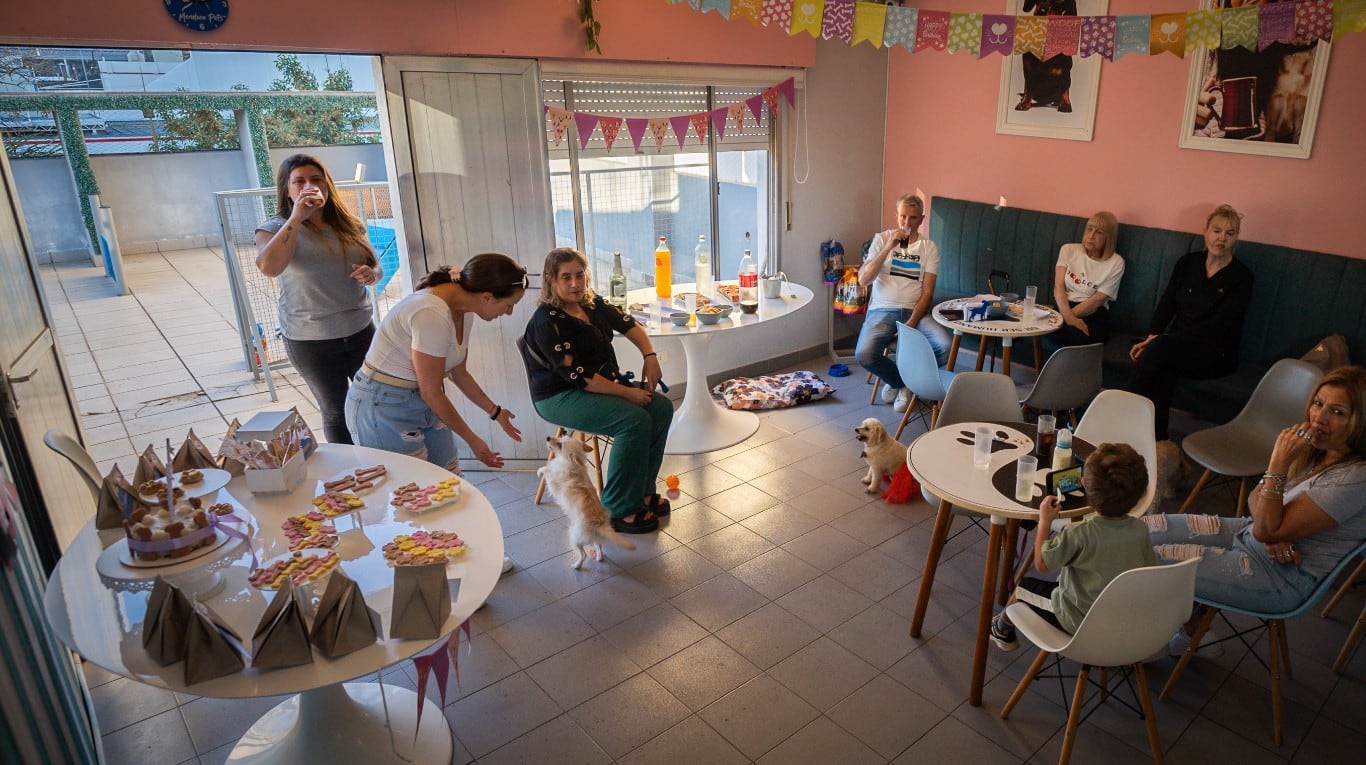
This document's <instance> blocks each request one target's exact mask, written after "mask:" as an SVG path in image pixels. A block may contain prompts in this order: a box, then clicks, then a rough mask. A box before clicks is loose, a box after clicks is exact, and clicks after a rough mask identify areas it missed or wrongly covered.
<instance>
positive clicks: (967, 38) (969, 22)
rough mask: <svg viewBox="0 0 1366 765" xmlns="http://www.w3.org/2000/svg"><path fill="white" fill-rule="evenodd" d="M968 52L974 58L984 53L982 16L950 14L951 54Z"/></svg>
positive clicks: (978, 14)
mask: <svg viewBox="0 0 1366 765" xmlns="http://www.w3.org/2000/svg"><path fill="white" fill-rule="evenodd" d="M960 50H966V51H967V52H969V53H971V54H972V55H973V57H974V58H976V57H980V56H981V53H982V14H980V13H952V14H949V53H957V52H958V51H960Z"/></svg>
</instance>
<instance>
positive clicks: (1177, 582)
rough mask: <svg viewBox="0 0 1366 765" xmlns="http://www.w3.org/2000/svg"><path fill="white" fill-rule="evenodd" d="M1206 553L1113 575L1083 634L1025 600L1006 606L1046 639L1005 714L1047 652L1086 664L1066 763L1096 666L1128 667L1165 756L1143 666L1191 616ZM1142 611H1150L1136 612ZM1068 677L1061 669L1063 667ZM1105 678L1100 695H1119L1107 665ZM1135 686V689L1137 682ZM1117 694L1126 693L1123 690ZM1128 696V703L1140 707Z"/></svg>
mask: <svg viewBox="0 0 1366 765" xmlns="http://www.w3.org/2000/svg"><path fill="white" fill-rule="evenodd" d="M1199 563H1200V559H1199V558H1192V559H1190V560H1186V561H1182V562H1180V563H1174V564H1171V565H1167V566H1150V567H1147V568H1136V569H1131V570H1129V571H1125V572H1124V573H1122V574H1120V575H1119V576H1117V577H1115V578H1114V579H1113V580H1111V581H1110V583H1109V584H1108V585H1106V586H1105V589H1104V590H1102V591H1101V593H1100V596H1099V597H1097V598H1096V602H1095V603H1094V604H1092V605H1091V610H1090V611H1088V612H1087V613H1086V617H1085V618H1084V619H1082V621H1081V624H1080V625H1079V626H1078V627H1077V634H1075V635H1069V634H1067V633H1066V632H1063V631H1062V630H1060V629H1058V628H1057V627H1054V626H1053V625H1051V624H1049V623H1048V622H1047V621H1045V620H1044V619H1043V617H1041V616H1039V614H1038V613H1037V612H1035V611H1034V609H1032V608H1030V607H1029V606H1027V605H1025V604H1024V603H1012V604H1011V605H1009V606H1008V607H1007V608H1006V613H1007V614H1009V616H1010V620H1011V622H1012V623H1014V625H1015V628H1016V629H1017V630H1019V631H1020V632H1021V633H1023V634H1024V636H1025V637H1026V638H1028V639H1029V642H1031V643H1033V644H1034V645H1037V646H1038V647H1039V655H1038V656H1036V657H1035V658H1034V663H1033V664H1031V665H1030V667H1029V671H1028V672H1026V673H1025V676H1024V678H1022V679H1021V680H1020V684H1019V685H1018V686H1016V688H1015V692H1014V693H1012V694H1011V695H1010V700H1009V701H1007V702H1006V705H1005V706H1004V707H1002V708H1001V718H1002V719H1005V718H1006V717H1008V716H1009V715H1010V711H1011V710H1012V709H1014V708H1015V704H1016V703H1018V702H1019V700H1020V698H1021V697H1022V696H1024V692H1025V690H1026V689H1027V688H1028V687H1029V684H1030V683H1032V682H1033V681H1034V678H1035V677H1037V676H1038V674H1039V670H1040V669H1041V668H1042V667H1043V663H1044V660H1045V659H1047V658H1048V655H1049V654H1054V655H1055V663H1057V664H1061V660H1062V659H1063V658H1067V659H1071V660H1072V661H1075V662H1079V663H1080V664H1081V671H1080V673H1079V674H1078V675H1077V687H1076V690H1075V692H1074V693H1073V695H1072V703H1071V705H1070V706H1069V707H1068V711H1067V732H1066V733H1065V734H1064V735H1063V742H1062V754H1061V755H1059V757H1058V762H1059V763H1060V765H1065V764H1066V763H1067V761H1068V760H1069V759H1070V758H1071V756H1072V745H1073V744H1074V743H1075V742H1076V739H1077V725H1078V723H1080V721H1081V710H1082V707H1083V706H1084V705H1085V699H1086V685H1087V683H1088V681H1089V676H1090V672H1091V668H1092V667H1126V672H1125V674H1127V673H1128V672H1130V671H1131V672H1132V673H1133V677H1134V679H1135V680H1136V681H1137V683H1138V690H1137V693H1136V694H1135V695H1136V696H1137V697H1138V703H1139V706H1140V707H1141V709H1142V713H1141V714H1142V717H1143V720H1144V722H1145V723H1146V725H1147V728H1148V743H1149V744H1150V745H1151V746H1152V750H1153V761H1154V762H1156V763H1158V765H1161V763H1162V742H1161V741H1160V740H1159V739H1158V735H1157V720H1156V719H1155V718H1154V717H1153V705H1152V700H1151V699H1150V698H1149V695H1148V680H1147V677H1146V676H1145V675H1144V673H1143V662H1144V660H1146V659H1147V658H1148V657H1150V656H1152V655H1153V654H1154V653H1155V652H1157V651H1158V650H1159V649H1161V648H1163V647H1164V646H1166V645H1167V641H1168V640H1170V639H1171V636H1172V634H1173V633H1175V632H1176V631H1177V630H1178V629H1180V627H1181V623H1182V622H1184V621H1185V620H1186V618H1187V617H1189V616H1190V603H1191V600H1192V599H1193V598H1194V597H1195V569H1196V567H1197V566H1198V565H1199ZM1134 614H1142V615H1143V618H1141V619H1135V618H1134ZM1058 677H1061V675H1058ZM1101 677H1102V680H1101V682H1100V683H1097V684H1096V685H1098V687H1099V688H1100V699H1101V700H1102V701H1103V700H1105V699H1107V698H1110V697H1111V694H1110V683H1109V681H1108V678H1107V677H1106V675H1105V674H1104V673H1103V674H1102V675H1101ZM1131 690H1132V689H1131ZM1114 698H1115V699H1116V700H1120V699H1119V698H1118V697H1117V696H1115V697H1114ZM1121 703H1125V706H1129V707H1130V709H1132V708H1133V707H1132V706H1130V705H1129V704H1127V703H1126V702H1123V701H1122V700H1121Z"/></svg>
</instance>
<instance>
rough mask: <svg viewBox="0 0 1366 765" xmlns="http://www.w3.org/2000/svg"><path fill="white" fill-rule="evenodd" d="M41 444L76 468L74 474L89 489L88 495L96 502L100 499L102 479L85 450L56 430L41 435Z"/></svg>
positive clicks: (69, 437) (93, 459)
mask: <svg viewBox="0 0 1366 765" xmlns="http://www.w3.org/2000/svg"><path fill="white" fill-rule="evenodd" d="M43 443H45V444H47V448H49V449H51V450H52V451H54V452H57V453H58V454H60V455H62V456H63V457H66V458H67V460H68V461H70V462H71V466H72V467H74V468H76V472H77V473H78V474H79V475H80V476H81V478H83V479H85V485H86V488H88V489H90V495H91V496H93V497H94V498H95V501H96V502H98V501H99V499H100V487H101V486H102V485H103V484H104V478H103V477H102V476H101V475H100V469H99V468H98V467H96V466H95V458H94V457H91V456H90V452H88V451H86V450H85V447H84V446H81V445H80V443H79V442H77V441H76V439H74V438H72V437H71V436H68V435H67V434H65V433H62V432H61V431H58V430H49V431H48V432H46V433H44V434H43Z"/></svg>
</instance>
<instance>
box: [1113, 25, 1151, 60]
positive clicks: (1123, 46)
mask: <svg viewBox="0 0 1366 765" xmlns="http://www.w3.org/2000/svg"><path fill="white" fill-rule="evenodd" d="M1152 20H1153V17H1152V16H1116V17H1115V58H1116V59H1120V58H1124V57H1125V56H1127V55H1128V54H1130V53H1142V54H1143V55H1145V56H1146V55H1148V38H1149V34H1148V29H1149V27H1150V26H1151V25H1152Z"/></svg>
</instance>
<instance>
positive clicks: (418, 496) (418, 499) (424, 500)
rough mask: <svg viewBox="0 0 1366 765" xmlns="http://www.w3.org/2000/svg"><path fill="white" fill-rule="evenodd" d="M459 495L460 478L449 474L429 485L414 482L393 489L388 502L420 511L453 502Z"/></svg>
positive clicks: (409, 509)
mask: <svg viewBox="0 0 1366 765" xmlns="http://www.w3.org/2000/svg"><path fill="white" fill-rule="evenodd" d="M459 497H460V479H459V478H456V477H455V476H451V477H450V478H446V479H443V480H441V481H437V482H436V483H434V484H432V485H430V486H418V485H417V484H415V483H409V484H404V485H403V486H400V487H398V488H397V489H394V493H393V495H392V496H391V497H390V498H389V504H391V505H393V506H394V507H396V508H398V509H400V510H407V511H409V512H413V513H421V512H426V511H427V510H431V509H432V508H435V507H440V506H441V505H445V504H449V503H451V502H454V501H455V500H456V499H458V498H459Z"/></svg>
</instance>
